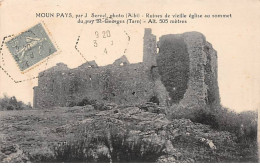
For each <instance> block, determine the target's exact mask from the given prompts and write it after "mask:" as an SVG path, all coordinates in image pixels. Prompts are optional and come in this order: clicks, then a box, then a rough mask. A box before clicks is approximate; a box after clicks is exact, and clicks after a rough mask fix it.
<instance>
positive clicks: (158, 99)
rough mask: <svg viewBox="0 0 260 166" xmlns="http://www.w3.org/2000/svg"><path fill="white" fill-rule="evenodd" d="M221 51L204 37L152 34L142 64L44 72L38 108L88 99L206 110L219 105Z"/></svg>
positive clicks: (61, 66)
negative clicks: (174, 105)
mask: <svg viewBox="0 0 260 166" xmlns="http://www.w3.org/2000/svg"><path fill="white" fill-rule="evenodd" d="M217 70H218V69H217V52H216V51H215V50H214V49H213V48H212V45H211V44H210V43H209V42H207V41H206V39H205V37H204V36H203V34H201V33H199V32H187V33H183V34H169V35H163V36H161V37H160V38H159V41H158V42H157V40H156V36H155V35H153V34H152V31H151V29H148V28H146V29H145V32H144V38H143V62H140V63H135V64H132V63H129V61H128V60H127V58H126V56H122V57H121V58H119V59H117V60H116V61H115V62H114V63H113V64H110V65H107V66H98V65H97V64H96V62H95V61H89V62H86V63H84V64H82V65H81V66H79V67H77V68H74V69H70V68H68V67H67V65H65V64H63V63H59V64H57V65H56V66H54V67H52V68H50V69H47V70H45V71H43V72H41V73H39V78H38V86H36V87H34V101H33V105H34V107H35V108H48V107H53V106H69V105H70V104H71V103H77V102H80V101H81V100H82V99H83V98H86V97H87V98H89V99H93V100H103V101H107V102H111V103H116V104H128V105H129V104H131V105H132V104H140V103H144V102H149V101H150V102H154V103H156V104H158V105H161V106H171V105H172V104H179V105H182V106H184V107H204V106H206V105H212V104H219V103H220V98H219V89H218V80H217V78H218V71H217Z"/></svg>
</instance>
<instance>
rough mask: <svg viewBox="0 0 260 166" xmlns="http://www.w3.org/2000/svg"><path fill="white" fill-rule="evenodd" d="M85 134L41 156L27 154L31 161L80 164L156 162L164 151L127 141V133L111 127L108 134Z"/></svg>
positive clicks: (129, 138) (135, 140)
mask: <svg viewBox="0 0 260 166" xmlns="http://www.w3.org/2000/svg"><path fill="white" fill-rule="evenodd" d="M102 133H103V134H99V135H95V134H89V135H85V136H83V135H82V136H81V137H80V138H77V137H75V138H77V140H73V141H69V142H63V143H60V144H56V145H54V147H53V148H52V150H53V152H51V153H50V154H51V155H50V154H48V155H46V154H43V155H44V156H40V154H41V153H40V154H39V153H38V154H37V156H36V157H35V155H33V154H29V159H30V161H31V162H52V163H60V162H66V163H70V162H73V163H83V162H103V163H104V162H105V163H107V162H115V163H126V162H140V163H141V162H156V160H157V159H158V158H159V157H160V156H161V155H163V154H164V152H163V149H164V146H160V145H156V144H154V143H153V142H149V141H144V140H142V139H141V138H136V139H134V140H131V137H130V135H129V132H128V131H127V132H124V133H122V132H120V131H119V130H118V129H116V128H111V129H110V130H109V133H107V132H106V131H104V132H102Z"/></svg>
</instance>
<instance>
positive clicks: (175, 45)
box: [157, 32, 220, 108]
mask: <svg viewBox="0 0 260 166" xmlns="http://www.w3.org/2000/svg"><path fill="white" fill-rule="evenodd" d="M158 46H159V56H158V57H157V65H158V66H159V69H160V74H161V79H162V83H163V84H164V85H165V87H166V89H167V91H168V92H169V96H170V99H169V100H170V103H171V104H179V105H181V106H183V107H185V108H189V107H192V108H201V107H204V106H206V105H210V104H213V103H215V104H219V101H220V99H219V90H218V83H217V55H216V51H215V50H214V49H213V48H212V46H211V44H210V43H208V42H207V41H206V39H205V37H204V36H203V35H202V34H201V33H198V32H188V33H184V34H180V35H164V36H162V37H160V41H159V42H158Z"/></svg>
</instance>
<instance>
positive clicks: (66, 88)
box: [34, 63, 165, 107]
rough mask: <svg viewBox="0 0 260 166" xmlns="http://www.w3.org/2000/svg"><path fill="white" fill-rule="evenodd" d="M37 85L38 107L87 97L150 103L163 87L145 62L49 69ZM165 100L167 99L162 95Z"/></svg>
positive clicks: (36, 104) (65, 104)
mask: <svg viewBox="0 0 260 166" xmlns="http://www.w3.org/2000/svg"><path fill="white" fill-rule="evenodd" d="M44 74H45V76H44V77H40V78H39V83H38V87H35V88H34V89H35V93H37V94H40V96H39V95H35V98H36V100H35V106H37V107H53V106H69V105H70V104H72V103H77V102H79V101H81V100H82V99H83V98H84V97H88V98H89V99H95V100H103V101H107V102H114V103H117V104H137V103H142V102H147V101H149V99H150V98H151V97H153V96H157V95H159V94H160V92H161V91H162V90H156V89H158V88H161V86H158V83H156V84H155V82H154V80H153V78H152V76H151V73H150V69H149V68H147V66H145V65H144V64H143V63H137V64H129V65H124V66H115V65H108V66H103V67H99V68H82V67H81V68H76V69H69V70H50V71H48V72H45V73H44ZM159 98H160V101H161V102H162V103H164V101H165V98H164V99H162V98H163V97H159ZM162 100H164V101H162Z"/></svg>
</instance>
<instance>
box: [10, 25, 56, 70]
mask: <svg viewBox="0 0 260 166" xmlns="http://www.w3.org/2000/svg"><path fill="white" fill-rule="evenodd" d="M6 46H7V47H8V49H9V51H10V53H11V54H12V56H13V58H14V60H15V61H16V63H17V64H18V67H19V68H20V70H21V71H25V70H26V69H29V68H30V67H32V66H33V65H35V64H36V63H38V62H40V61H42V60H43V59H45V58H46V57H48V56H50V55H52V54H53V53H55V52H57V48H55V46H54V44H53V43H52V41H51V39H50V37H49V36H48V33H47V32H46V30H45V28H44V27H43V25H42V23H38V24H37V25H35V26H33V27H32V28H30V29H28V30H26V31H25V32H22V33H20V34H19V35H17V36H15V37H14V38H12V39H11V40H9V41H7V42H6Z"/></svg>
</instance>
